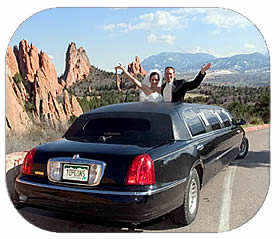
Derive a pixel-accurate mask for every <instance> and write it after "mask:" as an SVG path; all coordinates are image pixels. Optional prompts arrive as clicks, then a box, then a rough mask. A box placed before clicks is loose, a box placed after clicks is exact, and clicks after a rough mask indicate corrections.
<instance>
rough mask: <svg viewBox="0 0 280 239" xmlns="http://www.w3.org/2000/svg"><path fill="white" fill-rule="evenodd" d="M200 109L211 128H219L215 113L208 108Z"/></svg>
mask: <svg viewBox="0 0 280 239" xmlns="http://www.w3.org/2000/svg"><path fill="white" fill-rule="evenodd" d="M201 111H202V112H203V114H204V115H205V116H206V118H207V120H208V122H209V124H210V125H211V128H212V130H217V129H220V128H221V125H220V124H219V120H218V118H217V117H216V115H215V114H214V113H213V111H210V110H208V109H201Z"/></svg>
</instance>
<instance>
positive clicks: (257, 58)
mask: <svg viewBox="0 0 280 239" xmlns="http://www.w3.org/2000/svg"><path fill="white" fill-rule="evenodd" d="M208 62H210V63H211V64H212V66H211V70H214V71H215V70H229V71H232V72H245V71H252V70H253V71H258V70H261V71H263V70H269V57H268V56H265V55H263V54H261V53H258V52H254V53H249V54H245V53H244V54H236V55H233V56H231V57H219V58H218V57H215V56H214V55H210V54H207V53H203V52H201V53H178V52H161V53H159V54H156V55H152V56H150V57H147V58H145V59H144V60H143V61H142V63H141V64H142V66H143V67H144V69H146V70H150V69H153V68H157V69H159V70H161V71H163V70H164V68H165V67H166V66H170V65H171V66H173V67H174V68H175V69H176V72H177V73H187V72H192V71H198V70H200V68H201V66H202V65H203V64H205V63H208Z"/></svg>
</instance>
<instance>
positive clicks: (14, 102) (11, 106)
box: [6, 67, 31, 133]
mask: <svg viewBox="0 0 280 239" xmlns="http://www.w3.org/2000/svg"><path fill="white" fill-rule="evenodd" d="M12 82H13V79H12V73H11V72H10V70H9V68H8V67H6V129H7V131H8V132H9V131H14V132H18V133H23V132H24V131H25V130H26V129H27V128H28V126H30V123H31V121H30V119H29V117H28V115H27V113H26V112H25V111H24V107H23V106H22V105H21V104H20V102H19V101H18V98H17V96H16V94H15V91H14V89H13V86H12V85H13V83H12Z"/></svg>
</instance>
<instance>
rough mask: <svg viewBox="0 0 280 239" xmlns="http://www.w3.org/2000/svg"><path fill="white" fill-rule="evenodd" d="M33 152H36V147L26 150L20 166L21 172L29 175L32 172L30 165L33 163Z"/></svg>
mask: <svg viewBox="0 0 280 239" xmlns="http://www.w3.org/2000/svg"><path fill="white" fill-rule="evenodd" d="M35 153H36V149H35V148H34V149H32V150H30V151H28V153H27V154H26V156H25V158H24V161H23V164H22V168H21V172H22V173H23V174H29V175H31V174H32V165H33V161H34V157H35Z"/></svg>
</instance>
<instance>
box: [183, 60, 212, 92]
mask: <svg viewBox="0 0 280 239" xmlns="http://www.w3.org/2000/svg"><path fill="white" fill-rule="evenodd" d="M210 66H211V64H210V63H208V64H207V65H205V64H204V65H203V66H202V67H201V70H200V72H199V73H198V75H197V76H196V77H195V78H194V80H192V81H186V82H184V89H185V91H188V90H193V89H195V88H197V87H198V86H199V85H200V84H201V82H202V80H203V79H204V77H205V75H206V71H207V70H209V68H210Z"/></svg>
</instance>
